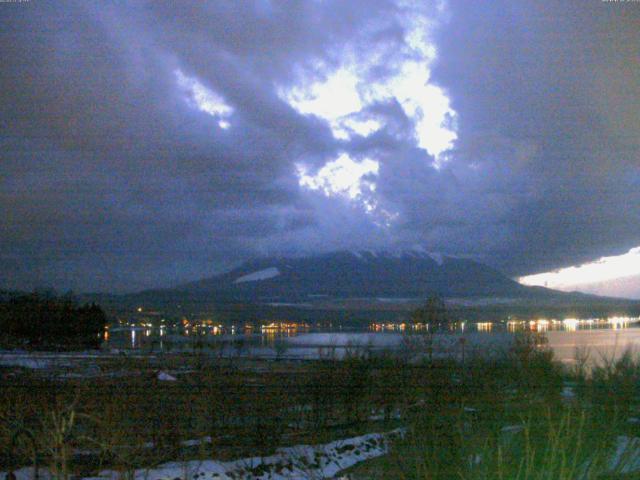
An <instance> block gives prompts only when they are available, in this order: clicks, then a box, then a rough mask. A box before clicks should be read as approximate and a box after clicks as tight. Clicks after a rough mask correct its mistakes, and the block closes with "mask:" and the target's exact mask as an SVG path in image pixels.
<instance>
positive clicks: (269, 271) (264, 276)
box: [233, 267, 280, 283]
mask: <svg viewBox="0 0 640 480" xmlns="http://www.w3.org/2000/svg"><path fill="white" fill-rule="evenodd" d="M278 275H280V270H278V269H277V268H276V267H269V268H265V269H264V270H258V271H257V272H253V273H249V274H247V275H243V276H242V277H239V278H236V280H235V282H233V283H244V282H257V281H260V280H268V279H269V278H273V277H277V276H278Z"/></svg>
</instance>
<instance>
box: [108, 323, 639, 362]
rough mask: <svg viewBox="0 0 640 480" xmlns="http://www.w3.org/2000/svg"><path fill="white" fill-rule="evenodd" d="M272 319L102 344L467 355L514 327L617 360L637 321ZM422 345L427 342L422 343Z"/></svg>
mask: <svg viewBox="0 0 640 480" xmlns="http://www.w3.org/2000/svg"><path fill="white" fill-rule="evenodd" d="M282 325H286V327H282V328H281V327H279V326H278V325H275V324H272V325H270V326H267V327H263V328H261V329H259V330H258V331H254V332H247V331H245V330H244V329H241V328H236V327H233V328H232V327H223V326H213V327H207V328H204V329H195V328H191V329H182V328H180V329H173V330H171V329H167V328H154V327H118V328H112V329H110V330H109V333H108V335H107V341H106V342H105V348H107V349H112V350H114V349H115V350H143V351H145V350H148V351H165V352H169V351H190V350H194V351H195V350H197V351H200V352H207V353H209V354H211V355H220V356H234V355H237V356H257V357H263V358H265V357H266V358H272V357H278V358H289V359H318V358H325V357H336V358H342V357H343V356H345V355H348V354H356V353H362V352H364V351H368V352H374V353H375V352H383V351H392V352H405V351H410V350H411V349H414V350H416V351H417V350H419V349H421V348H422V349H423V350H424V349H425V348H429V349H431V351H433V352H436V353H437V354H440V355H453V356H457V357H461V356H463V355H466V356H467V357H468V356H470V355H472V354H474V353H477V352H480V353H486V352H494V351H500V350H504V349H508V348H509V346H510V345H511V343H512V342H513V339H514V335H515V334H516V333H517V332H524V331H528V332H536V333H539V334H541V335H542V336H543V337H544V338H545V339H546V343H547V345H548V347H549V348H551V349H552V350H553V351H554V354H555V357H556V358H557V359H558V360H559V361H561V362H563V363H565V364H572V363H574V362H575V359H576V354H579V356H581V357H585V358H586V359H587V360H588V361H589V362H597V361H601V360H602V359H611V358H618V357H619V356H620V355H621V354H622V353H623V352H624V351H626V350H627V349H629V350H631V351H632V352H634V353H639V352H640V328H639V327H640V319H639V318H629V317H610V318H607V319H571V318H569V319H564V320H546V319H538V320H533V321H515V320H514V321H508V322H481V323H477V324H476V323H464V322H461V323H460V324H457V325H455V327H454V328H452V329H451V330H450V331H447V332H446V333H435V334H433V335H421V334H420V332H413V333H410V332H411V331H412V329H411V328H410V327H409V326H407V325H405V324H400V325H398V324H375V323H372V324H370V325H368V326H365V327H363V328H361V329H350V330H346V329H344V328H341V327H340V326H334V327H332V328H312V327H308V326H302V327H301V326H296V327H292V324H282ZM426 343H429V345H426Z"/></svg>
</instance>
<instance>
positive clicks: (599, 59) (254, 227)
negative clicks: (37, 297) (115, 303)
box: [0, 0, 640, 291]
mask: <svg viewBox="0 0 640 480" xmlns="http://www.w3.org/2000/svg"><path fill="white" fill-rule="evenodd" d="M0 59H1V60H2V67H1V68H0V143H1V150H0V152H1V153H0V155H1V157H0V215H1V216H2V232H1V235H0V265H1V267H0V268H1V272H0V274H1V279H2V282H1V286H4V287H10V288H32V287H35V286H39V285H53V286H56V287H57V288H60V289H66V288H73V289H75V290H78V291H88V290H107V291H116V290H117V291H123V290H135V289H140V288H146V287H157V286H166V285H172V284H175V283H178V282H181V281H186V280H192V279H197V278H201V277H205V276H208V275H210V274H212V273H215V272H218V271H221V270H222V269H224V268H228V267H230V266H231V265H233V264H235V263H237V262H239V261H241V260H243V259H246V258H249V257H252V256H256V255H265V254H300V253H309V252H318V251H327V250H334V249H340V248H355V249H365V248H384V249H394V248H400V247H412V246H416V245H420V246H422V247H424V248H426V249H427V250H430V251H433V252H440V253H444V254H451V255H469V256H473V257H475V258H477V259H478V260H481V261H484V262H487V263H489V264H491V265H494V266H497V267H499V268H501V269H503V270H504V271H505V272H506V273H508V274H511V275H525V274H530V273H537V272H541V271H544V270H548V269H550V268H558V267H563V266H568V265H572V264H576V263H580V262H583V261H587V260H591V259H594V258H597V257H600V256H604V255H616V254H619V253H624V252H626V251H628V250H629V249H630V248H632V247H636V246H638V245H640V222H639V221H638V219H639V218H640V135H639V134H640V4H638V3H633V2H627V3H621V2H601V1H600V0H586V1H579V2H566V1H562V2H554V1H544V2H527V1H522V2H512V1H499V0H498V1H490V2H467V1H462V0H460V1H458V0H450V1H446V2H434V3H433V4H429V3H428V2H424V1H423V0H420V1H417V2H415V3H412V2H409V1H404V0H395V1H394V0H362V1H360V0H349V1H348V2H345V1H338V0H335V1H332V0H324V1H320V0H309V1H307V2H298V1H282V2H275V1H269V0H255V1H242V2H237V1H228V2H226V1H214V2H202V1H200V0H198V1H193V2H192V1H181V2H176V1H174V0H172V1H160V0H154V1H150V2H131V3H130V4H127V2H120V1H119V2H91V1H86V0H83V1H77V2H67V1H65V2H44V1H38V0H32V1H30V2H27V3H3V4H0Z"/></svg>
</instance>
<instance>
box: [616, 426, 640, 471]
mask: <svg viewBox="0 0 640 480" xmlns="http://www.w3.org/2000/svg"><path fill="white" fill-rule="evenodd" d="M609 468H610V470H611V471H612V472H616V473H619V474H620V473H632V472H637V471H639V470H640V438H638V437H626V436H623V435H621V436H619V437H618V438H617V439H616V451H615V453H614V454H613V457H612V458H611V461H610V462H609Z"/></svg>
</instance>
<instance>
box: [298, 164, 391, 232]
mask: <svg viewBox="0 0 640 480" xmlns="http://www.w3.org/2000/svg"><path fill="white" fill-rule="evenodd" d="M379 168H380V164H379V163H378V162H377V161H375V160H372V159H370V158H365V159H363V160H361V161H355V160H353V159H352V158H351V157H349V155H347V154H346V153H343V154H342V155H340V156H339V157H338V158H336V159H335V160H332V161H330V162H327V163H326V164H325V165H324V166H323V167H322V168H320V169H319V170H318V171H317V172H316V173H315V174H311V173H310V172H309V168H308V167H307V166H306V165H305V164H303V163H297V164H296V173H297V175H298V184H299V185H300V186H301V187H302V188H304V189H307V190H312V191H318V192H321V193H322V194H324V195H325V196H327V197H340V198H344V199H346V200H348V201H349V202H352V203H354V204H356V205H359V206H360V207H361V208H362V209H363V210H364V212H365V213H366V214H367V215H369V216H370V218H371V219H372V220H373V223H375V224H376V225H378V226H380V227H389V226H390V225H391V224H392V222H393V221H394V220H396V219H397V218H398V213H396V212H393V211H391V210H389V209H387V208H383V207H382V206H380V204H379V202H378V200H377V199H376V198H375V192H376V177H377V176H378V171H379Z"/></svg>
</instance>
